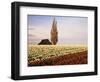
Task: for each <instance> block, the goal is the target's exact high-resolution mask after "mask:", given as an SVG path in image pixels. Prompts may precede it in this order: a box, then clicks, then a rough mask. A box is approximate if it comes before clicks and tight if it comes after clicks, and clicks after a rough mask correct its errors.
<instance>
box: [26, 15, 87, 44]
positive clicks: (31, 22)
mask: <svg viewBox="0 0 100 82" xmlns="http://www.w3.org/2000/svg"><path fill="white" fill-rule="evenodd" d="M54 18H55V20H56V21H57V29H58V43H57V45H59V44H83V45H84V44H85V45H86V44H87V42H88V41H87V40H88V18H87V17H75V16H72V17H71V16H45V15H44V16H43V15H28V16H27V24H28V25H27V26H28V43H29V44H38V43H39V42H40V41H41V40H42V39H49V40H50V31H51V28H52V23H53V20H54Z"/></svg>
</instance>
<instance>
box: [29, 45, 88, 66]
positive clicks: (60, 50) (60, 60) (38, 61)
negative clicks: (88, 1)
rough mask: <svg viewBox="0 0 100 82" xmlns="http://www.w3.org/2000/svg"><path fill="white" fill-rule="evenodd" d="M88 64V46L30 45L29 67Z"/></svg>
mask: <svg viewBox="0 0 100 82" xmlns="http://www.w3.org/2000/svg"><path fill="white" fill-rule="evenodd" d="M87 63H88V48H87V46H86V45H71V46H70V45H29V46H28V66H47V65H74V64H87Z"/></svg>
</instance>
